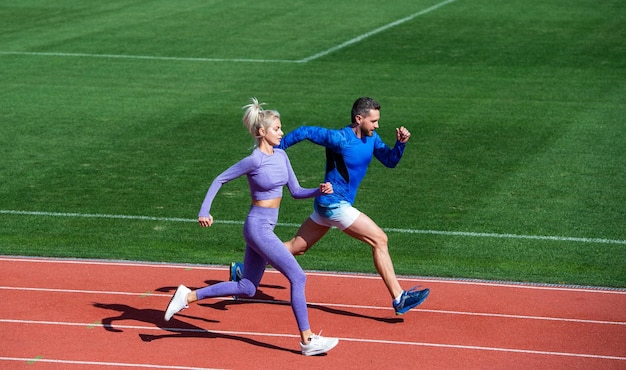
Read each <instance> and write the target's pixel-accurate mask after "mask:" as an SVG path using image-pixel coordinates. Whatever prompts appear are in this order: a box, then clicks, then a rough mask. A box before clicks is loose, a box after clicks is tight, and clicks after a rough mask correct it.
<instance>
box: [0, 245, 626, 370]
mask: <svg viewBox="0 0 626 370" xmlns="http://www.w3.org/2000/svg"><path fill="white" fill-rule="evenodd" d="M227 270H228V269H227V268H226V267H220V266H217V267H214V266H192V265H169V264H168V265H162V264H147V263H146V264H144V263H124V262H109V261H93V260H87V261H85V260H58V259H38V258H17V257H2V256H0V332H1V333H2V336H1V338H2V339H1V342H0V343H1V345H0V369H9V368H10V369H83V368H123V369H128V368H153V369H154V368H160V369H294V368H328V369H383V368H394V369H568V370H571V369H626V291H625V290H608V289H607V290H603V289H583V288H568V287H554V286H531V285H521V284H505V283H489V282H475V281H455V280H438V279H401V283H402V284H403V286H405V287H406V288H411V287H412V286H414V285H423V286H427V287H429V288H430V289H431V295H430V297H429V298H428V299H427V300H426V302H425V303H424V304H422V305H421V306H420V307H419V308H418V309H414V310H411V311H409V312H408V313H407V314H405V315H403V316H399V317H398V316H395V315H394V312H393V310H392V309H391V305H390V299H389V297H388V295H387V292H386V289H385V287H384V285H383V283H382V280H381V279H380V278H379V277H377V276H370V275H347V274H332V273H313V272H309V273H307V276H308V282H307V299H308V302H309V307H310V308H309V316H310V322H311V326H312V329H313V330H314V331H319V330H320V329H323V335H326V336H333V337H339V338H340V343H339V345H338V346H337V347H336V348H335V349H333V350H332V351H331V352H329V353H328V354H326V355H323V356H315V357H305V356H302V355H300V353H299V346H298V341H299V337H298V335H297V330H296V323H295V319H294V317H293V315H292V313H291V308H290V306H289V305H288V303H287V302H286V301H287V300H288V297H289V289H288V287H289V285H288V283H287V280H286V279H285V278H284V277H283V276H282V275H280V274H279V273H277V272H275V271H273V270H269V271H268V272H267V273H266V275H265V277H264V278H263V281H262V283H261V286H260V289H259V292H258V294H257V296H256V297H255V299H253V300H245V301H243V300H239V301H235V300H232V299H230V298H224V299H209V300H204V301H200V302H198V303H197V304H192V305H191V307H190V308H189V309H186V310H184V311H182V312H181V313H180V314H179V315H176V316H174V318H173V319H172V320H171V321H169V322H165V321H164V320H163V310H164V309H165V307H166V305H167V304H168V302H169V299H170V297H171V294H172V293H173V291H174V290H175V288H176V286H177V285H178V284H180V283H184V284H186V285H187V286H189V287H191V288H199V287H202V286H205V285H207V284H210V283H214V282H216V281H221V280H223V279H224V278H226V277H227V276H228V271H227Z"/></svg>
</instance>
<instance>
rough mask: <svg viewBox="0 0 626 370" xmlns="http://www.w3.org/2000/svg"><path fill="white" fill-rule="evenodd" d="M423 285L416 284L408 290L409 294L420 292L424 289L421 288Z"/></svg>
mask: <svg viewBox="0 0 626 370" xmlns="http://www.w3.org/2000/svg"><path fill="white" fill-rule="evenodd" d="M421 287H422V286H421V285H416V286H414V287H413V288H411V289H409V290H407V291H406V294H407V295H414V294H415V293H419V292H421V291H422V290H423V289H419V288H421Z"/></svg>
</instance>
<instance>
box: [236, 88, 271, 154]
mask: <svg viewBox="0 0 626 370" xmlns="http://www.w3.org/2000/svg"><path fill="white" fill-rule="evenodd" d="M250 101H251V103H250V104H246V105H244V106H243V107H242V109H243V110H244V113H243V118H242V122H243V125H244V126H245V127H246V128H247V129H248V132H250V135H251V136H252V137H253V138H254V139H255V141H256V145H257V146H258V145H259V142H260V140H261V137H262V136H261V135H260V134H259V130H260V129H261V128H263V129H264V130H265V131H267V130H268V129H269V127H270V126H272V125H273V124H274V120H275V119H276V118H278V119H280V113H278V112H277V111H275V110H264V109H263V107H262V106H263V105H265V103H259V101H258V100H257V99H256V98H251V99H250Z"/></svg>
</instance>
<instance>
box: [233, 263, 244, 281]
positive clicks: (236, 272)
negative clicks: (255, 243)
mask: <svg viewBox="0 0 626 370" xmlns="http://www.w3.org/2000/svg"><path fill="white" fill-rule="evenodd" d="M241 275H243V263H241V262H231V263H230V281H239V280H241Z"/></svg>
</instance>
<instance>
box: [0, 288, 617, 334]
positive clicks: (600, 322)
mask: <svg viewBox="0 0 626 370" xmlns="http://www.w3.org/2000/svg"><path fill="white" fill-rule="evenodd" d="M0 290H16V291H22V292H24V291H37V292H51V293H75V294H97V295H125V296H135V297H165V298H168V299H169V298H171V296H172V295H171V294H162V293H153V292H144V293H132V292H113V291H99V290H77V289H76V290H75V289H53V288H30V287H8V286H0ZM210 300H213V301H229V300H233V299H232V298H227V297H224V298H211V299H210ZM237 301H238V302H250V303H263V304H277V305H289V302H288V301H282V300H277V299H275V300H266V299H253V298H239V299H238V300H237ZM307 305H308V306H309V307H315V306H319V307H329V308H343V309H363V310H384V311H388V310H390V307H380V306H365V305H351V304H341V303H319V302H307ZM415 312H428V313H433V314H440V315H461V316H479V317H498V318H505V319H518V320H543V321H557V322H572V323H580V324H594V325H626V322H624V321H608V320H589V319H573V318H563V317H549V316H531V315H512V314H501V313H487V312H464V311H452V310H433V309H422V308H418V309H416V311H415Z"/></svg>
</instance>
